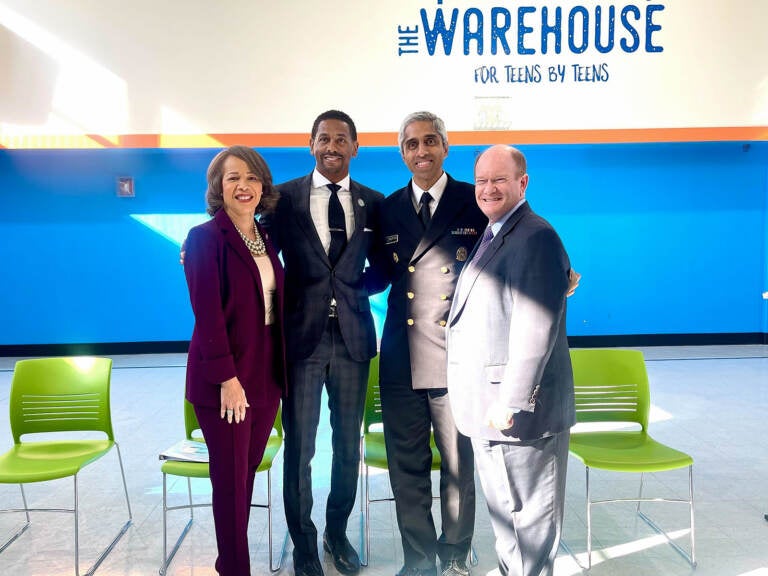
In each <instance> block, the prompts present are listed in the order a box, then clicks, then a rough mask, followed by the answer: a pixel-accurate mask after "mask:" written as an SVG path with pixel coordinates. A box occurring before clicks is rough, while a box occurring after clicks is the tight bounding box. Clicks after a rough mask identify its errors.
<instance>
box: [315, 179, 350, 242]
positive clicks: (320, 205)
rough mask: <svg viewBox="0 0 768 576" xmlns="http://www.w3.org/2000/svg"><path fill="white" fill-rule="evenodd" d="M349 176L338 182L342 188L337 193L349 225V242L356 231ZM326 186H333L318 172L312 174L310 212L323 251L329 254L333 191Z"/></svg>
mask: <svg viewBox="0 0 768 576" xmlns="http://www.w3.org/2000/svg"><path fill="white" fill-rule="evenodd" d="M349 180H350V178H349V174H347V175H346V176H345V177H344V178H343V179H341V180H340V181H339V182H336V184H338V185H339V186H341V188H339V191H338V192H337V193H336V194H338V196H339V202H341V207H342V209H343V210H344V220H345V221H346V224H347V240H349V238H350V237H351V236H352V232H354V231H355V211H354V209H353V207H352V193H351V192H350V191H349ZM326 184H331V181H330V180H328V178H326V177H325V176H323V175H322V174H320V172H318V171H317V168H315V170H314V171H313V172H312V189H311V190H310V191H309V212H310V214H311V215H312V222H313V223H314V224H315V230H317V235H318V236H320V242H322V243H323V249H324V250H325V253H326V254H328V249H329V248H330V247H331V231H330V229H329V227H328V200H329V199H330V198H331V191H330V190H329V189H328V187H327V186H326Z"/></svg>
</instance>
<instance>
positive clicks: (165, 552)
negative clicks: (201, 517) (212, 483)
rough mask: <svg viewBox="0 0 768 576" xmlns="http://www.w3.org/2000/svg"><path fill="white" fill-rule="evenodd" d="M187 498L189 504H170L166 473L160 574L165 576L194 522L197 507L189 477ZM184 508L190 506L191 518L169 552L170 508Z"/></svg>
mask: <svg viewBox="0 0 768 576" xmlns="http://www.w3.org/2000/svg"><path fill="white" fill-rule="evenodd" d="M187 499H188V501H189V505H188V506H173V507H169V506H168V488H167V476H166V474H163V562H162V564H161V566H160V576H164V574H165V573H166V572H167V571H168V566H169V565H170V564H171V561H172V560H173V557H174V556H176V552H178V551H179V548H180V547H181V543H182V542H184V539H185V538H186V537H187V532H189V529H190V528H191V527H192V522H193V521H194V513H195V512H194V511H195V507H194V505H193V504H192V480H191V479H190V478H189V477H187ZM182 508H189V520H187V524H186V525H185V526H184V528H183V529H182V531H181V534H179V537H178V538H177V539H176V543H175V544H174V545H173V549H172V550H171V553H170V554H168V512H169V511H170V510H180V509H182Z"/></svg>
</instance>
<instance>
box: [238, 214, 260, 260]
mask: <svg viewBox="0 0 768 576" xmlns="http://www.w3.org/2000/svg"><path fill="white" fill-rule="evenodd" d="M235 230H237V233H238V234H240V238H242V239H243V242H245V245H246V247H247V248H248V251H249V252H250V253H251V254H252V255H254V256H264V254H266V253H267V247H266V246H265V245H264V240H263V239H262V237H261V234H259V231H258V230H257V229H256V222H254V223H253V235H254V236H255V237H256V240H251V239H250V238H248V236H246V235H245V234H243V233H242V231H241V230H240V228H238V227H237V226H235Z"/></svg>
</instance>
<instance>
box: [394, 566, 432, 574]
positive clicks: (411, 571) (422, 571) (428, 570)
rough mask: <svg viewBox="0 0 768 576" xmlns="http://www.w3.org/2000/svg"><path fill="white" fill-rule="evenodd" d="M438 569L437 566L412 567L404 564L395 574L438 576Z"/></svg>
mask: <svg viewBox="0 0 768 576" xmlns="http://www.w3.org/2000/svg"><path fill="white" fill-rule="evenodd" d="M436 574H437V570H436V569H435V568H412V567H410V566H403V567H402V568H400V571H399V572H398V573H397V574H395V576H436Z"/></svg>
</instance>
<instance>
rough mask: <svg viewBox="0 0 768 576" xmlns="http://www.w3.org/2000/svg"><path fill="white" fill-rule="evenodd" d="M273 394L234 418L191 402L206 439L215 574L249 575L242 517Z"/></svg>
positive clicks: (269, 428) (276, 398) (270, 414)
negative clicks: (213, 527) (214, 543)
mask: <svg viewBox="0 0 768 576" xmlns="http://www.w3.org/2000/svg"><path fill="white" fill-rule="evenodd" d="M273 388H274V398H272V399H270V400H269V401H268V403H265V404H259V405H253V404H251V407H250V408H248V409H247V410H246V412H245V420H243V421H242V422H240V423H239V424H236V423H235V422H234V420H233V421H232V424H229V423H228V422H227V419H226V418H221V410H220V408H218V407H217V408H209V407H206V406H195V414H197V420H198V422H199V423H200V429H201V430H202V431H203V435H204V436H205V441H206V443H207V444H208V453H209V458H210V463H209V471H210V476H211V485H212V503H213V520H214V523H215V525H216V543H217V545H218V552H219V556H218V558H217V559H216V570H217V572H218V573H219V574H220V575H221V576H249V575H250V574H251V567H250V555H249V551H248V519H249V517H250V512H251V496H252V494H253V483H254V477H255V475H256V469H257V468H258V466H259V464H260V463H261V459H262V457H263V456H264V448H265V447H266V445H267V440H268V439H269V434H270V432H271V431H272V424H273V423H274V421H275V415H276V414H277V407H278V405H279V403H280V390H279V389H278V388H277V386H274V387H273Z"/></svg>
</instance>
